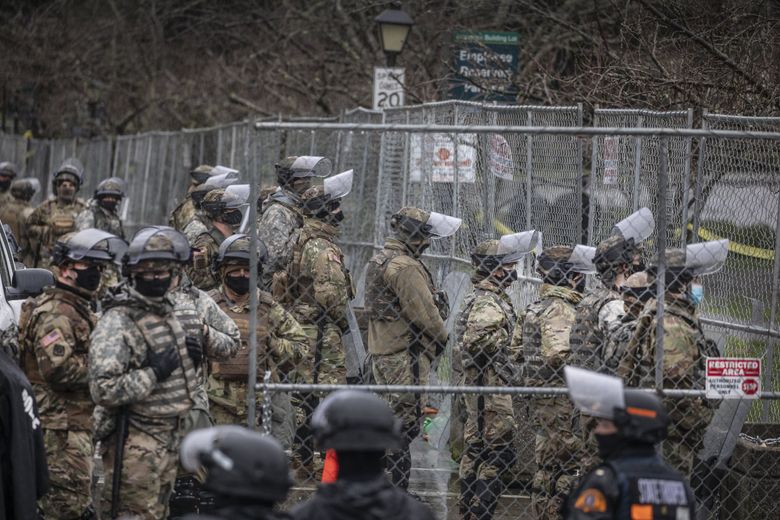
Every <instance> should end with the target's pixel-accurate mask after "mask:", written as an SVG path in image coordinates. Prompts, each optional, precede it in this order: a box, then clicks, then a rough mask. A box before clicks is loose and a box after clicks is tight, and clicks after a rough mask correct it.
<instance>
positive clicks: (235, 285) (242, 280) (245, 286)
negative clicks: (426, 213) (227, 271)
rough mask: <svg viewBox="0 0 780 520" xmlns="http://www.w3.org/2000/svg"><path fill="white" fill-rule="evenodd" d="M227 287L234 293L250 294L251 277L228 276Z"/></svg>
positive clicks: (226, 278)
mask: <svg viewBox="0 0 780 520" xmlns="http://www.w3.org/2000/svg"><path fill="white" fill-rule="evenodd" d="M225 285H227V286H228V288H229V289H230V290H231V291H233V292H234V293H236V294H240V295H244V294H246V293H248V292H249V277H247V276H226V277H225Z"/></svg>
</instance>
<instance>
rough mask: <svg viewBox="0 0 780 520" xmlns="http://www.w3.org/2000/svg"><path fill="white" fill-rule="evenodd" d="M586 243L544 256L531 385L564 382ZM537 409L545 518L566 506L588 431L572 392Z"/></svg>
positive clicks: (537, 501)
mask: <svg viewBox="0 0 780 520" xmlns="http://www.w3.org/2000/svg"><path fill="white" fill-rule="evenodd" d="M583 251H584V248H583V246H577V247H575V248H572V247H569V246H553V247H549V248H546V249H544V251H542V254H541V255H539V257H538V262H537V272H538V273H539V274H540V276H541V277H542V286H541V288H540V289H539V297H540V299H539V300H538V301H537V302H535V303H532V304H531V305H529V306H528V308H527V309H526V313H525V318H524V320H523V323H522V355H523V377H524V379H525V384H526V385H527V386H535V387H551V386H553V387H560V386H563V385H564V380H563V366H564V365H565V364H566V363H568V361H569V357H570V354H571V349H570V347H569V334H570V332H571V328H572V326H573V325H574V318H575V314H576V310H575V307H576V305H577V304H578V303H580V301H581V300H582V290H583V288H584V285H585V279H584V275H583V272H587V271H588V270H589V269H591V268H592V265H590V264H588V261H587V257H588V255H587V254H586V253H583ZM531 402H532V404H531V408H532V413H533V421H534V425H535V427H536V428H537V434H536V450H535V451H536V464H537V471H536V474H535V475H534V480H533V487H532V490H531V508H532V510H533V511H534V514H535V517H536V518H539V519H547V518H559V517H560V508H561V505H562V504H563V501H564V499H565V497H566V495H567V493H568V492H569V489H570V487H571V485H572V483H573V482H574V480H575V479H576V477H577V471H578V469H579V465H580V461H579V460H576V458H575V456H576V454H577V453H579V452H581V450H582V449H583V435H582V432H581V431H579V429H578V428H577V426H576V425H575V424H574V420H575V414H574V409H573V408H572V405H571V402H570V401H569V400H568V398H567V397H566V396H555V397H535V398H533V399H532V401H531Z"/></svg>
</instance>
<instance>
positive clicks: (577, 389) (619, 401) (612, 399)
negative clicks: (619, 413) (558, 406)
mask: <svg viewBox="0 0 780 520" xmlns="http://www.w3.org/2000/svg"><path fill="white" fill-rule="evenodd" d="M563 371H564V375H565V376H566V387H567V388H568V389H569V397H570V398H571V400H572V402H573V403H574V406H575V407H576V408H577V409H578V410H579V411H581V412H582V413H583V414H585V415H591V416H593V417H601V418H602V419H610V420H611V419H614V418H615V409H616V408H617V409H618V410H622V409H624V408H625V407H626V404H625V397H624V396H623V381H622V380H621V379H620V378H619V377H614V376H608V375H604V374H599V373H597V372H591V371H590V370H584V369H582V368H575V367H570V366H567V367H564V369H563Z"/></svg>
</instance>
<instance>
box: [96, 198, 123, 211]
mask: <svg viewBox="0 0 780 520" xmlns="http://www.w3.org/2000/svg"><path fill="white" fill-rule="evenodd" d="M97 202H98V205H99V206H100V207H101V208H103V209H106V210H108V211H110V212H111V213H114V212H115V211H116V207H117V206H118V205H119V202H118V201H116V200H110V199H98V201H97Z"/></svg>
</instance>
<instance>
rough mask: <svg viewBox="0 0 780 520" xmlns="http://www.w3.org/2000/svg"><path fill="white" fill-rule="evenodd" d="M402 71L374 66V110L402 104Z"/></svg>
mask: <svg viewBox="0 0 780 520" xmlns="http://www.w3.org/2000/svg"><path fill="white" fill-rule="evenodd" d="M404 71H405V69H404V68H401V67H399V68H385V67H374V110H382V109H383V108H393V107H402V106H404V74H405V73H404Z"/></svg>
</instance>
